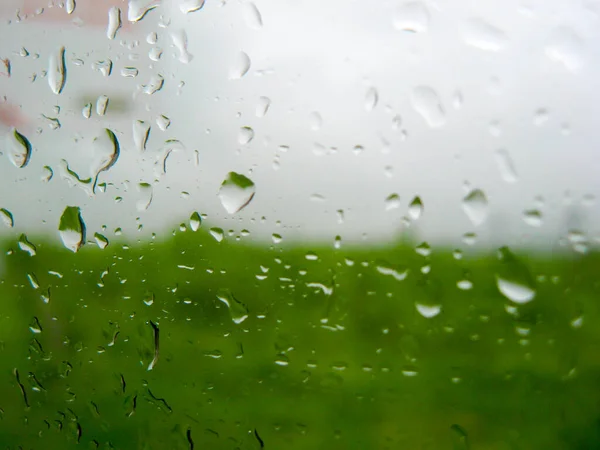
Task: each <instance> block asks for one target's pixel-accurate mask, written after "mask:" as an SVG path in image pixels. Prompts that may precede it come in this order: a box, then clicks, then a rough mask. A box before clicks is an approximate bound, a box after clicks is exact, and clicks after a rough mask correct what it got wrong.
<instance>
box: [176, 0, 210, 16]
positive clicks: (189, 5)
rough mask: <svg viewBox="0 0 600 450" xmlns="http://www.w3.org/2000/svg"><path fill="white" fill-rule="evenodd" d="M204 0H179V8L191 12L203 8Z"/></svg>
mask: <svg viewBox="0 0 600 450" xmlns="http://www.w3.org/2000/svg"><path fill="white" fill-rule="evenodd" d="M203 6H204V0H179V10H180V11H181V12H182V13H184V14H189V13H191V12H194V11H198V10H200V9H202V7H203Z"/></svg>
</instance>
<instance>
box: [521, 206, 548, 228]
mask: <svg viewBox="0 0 600 450" xmlns="http://www.w3.org/2000/svg"><path fill="white" fill-rule="evenodd" d="M523 220H524V221H525V223H526V224H527V225H529V226H530V227H541V226H542V223H543V217H542V213H541V211H540V210H539V209H528V210H525V211H523Z"/></svg>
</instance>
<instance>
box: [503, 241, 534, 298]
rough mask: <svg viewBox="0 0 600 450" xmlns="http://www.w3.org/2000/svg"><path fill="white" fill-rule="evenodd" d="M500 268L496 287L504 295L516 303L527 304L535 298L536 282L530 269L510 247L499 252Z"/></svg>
mask: <svg viewBox="0 0 600 450" xmlns="http://www.w3.org/2000/svg"><path fill="white" fill-rule="evenodd" d="M499 260H500V268H499V270H498V273H497V274H496V285H497V287H498V290H499V291H500V293H501V294H502V295H504V296H505V297H506V298H507V299H509V300H510V301H512V302H514V303H518V304H525V303H529V302H530V301H532V300H533V299H534V298H535V295H536V292H535V287H534V280H533V277H532V276H531V274H530V273H529V269H528V268H527V266H526V265H525V264H523V263H522V262H521V261H519V260H518V259H517V258H516V256H515V255H513V253H512V252H511V251H510V249H509V248H508V247H502V248H500V250H499Z"/></svg>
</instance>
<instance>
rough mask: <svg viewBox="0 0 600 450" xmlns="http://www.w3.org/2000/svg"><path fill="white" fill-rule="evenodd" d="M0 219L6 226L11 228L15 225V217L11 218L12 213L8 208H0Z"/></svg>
mask: <svg viewBox="0 0 600 450" xmlns="http://www.w3.org/2000/svg"><path fill="white" fill-rule="evenodd" d="M0 220H1V221H2V223H3V224H4V225H6V226H7V227H8V228H12V227H14V226H15V219H14V218H13V215H12V213H11V212H10V211H9V210H8V209H5V208H0Z"/></svg>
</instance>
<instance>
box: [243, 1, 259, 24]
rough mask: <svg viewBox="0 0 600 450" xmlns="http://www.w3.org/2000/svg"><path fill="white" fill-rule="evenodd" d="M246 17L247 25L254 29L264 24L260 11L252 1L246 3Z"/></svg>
mask: <svg viewBox="0 0 600 450" xmlns="http://www.w3.org/2000/svg"><path fill="white" fill-rule="evenodd" d="M244 19H245V20H246V25H248V27H250V28H252V29H253V30H260V29H261V28H262V26H263V23H262V16H261V15H260V11H259V10H258V8H257V7H256V5H255V4H254V3H252V2H246V3H244Z"/></svg>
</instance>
